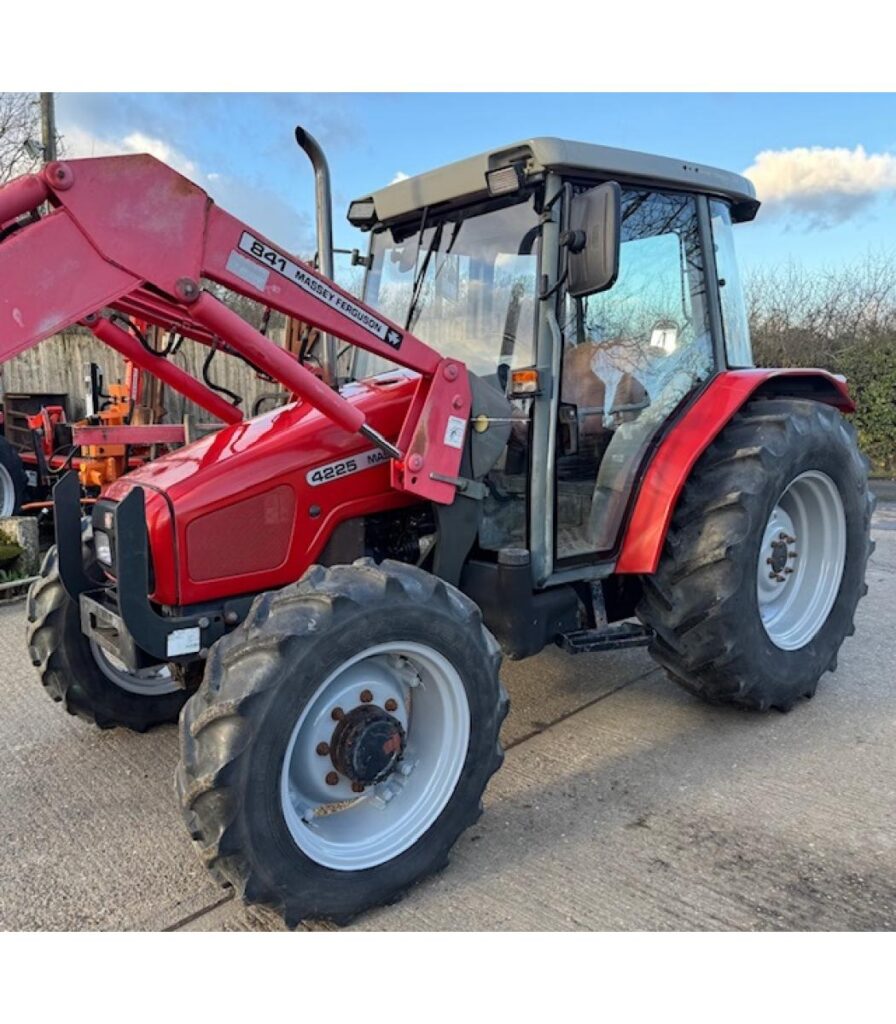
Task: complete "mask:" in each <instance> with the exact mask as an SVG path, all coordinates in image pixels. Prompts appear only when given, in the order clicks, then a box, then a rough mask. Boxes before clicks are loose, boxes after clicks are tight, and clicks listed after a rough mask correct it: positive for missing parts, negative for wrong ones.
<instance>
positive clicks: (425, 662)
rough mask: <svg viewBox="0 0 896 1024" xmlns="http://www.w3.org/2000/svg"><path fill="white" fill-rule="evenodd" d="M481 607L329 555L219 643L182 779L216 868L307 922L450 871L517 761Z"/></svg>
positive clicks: (422, 578)
mask: <svg viewBox="0 0 896 1024" xmlns="http://www.w3.org/2000/svg"><path fill="white" fill-rule="evenodd" d="M500 663H501V654H500V650H499V648H498V644H497V642H496V641H495V639H494V638H493V637H492V636H491V634H490V633H489V632H488V631H487V630H486V629H485V627H484V626H483V625H482V617H481V614H480V612H479V609H478V608H477V607H476V605H475V604H474V603H473V602H472V601H470V600H469V599H468V598H467V597H465V596H464V595H463V594H461V593H460V592H459V591H458V590H456V589H455V588H454V587H452V586H449V585H447V584H445V583H444V582H442V581H441V580H439V579H437V578H436V577H434V576H432V575H430V574H429V573H427V572H424V571H423V570H421V569H417V568H415V567H413V566H410V565H406V564H404V563H400V562H393V561H385V562H382V563H381V564H379V565H377V564H375V563H374V562H373V561H372V560H371V559H360V560H359V561H357V562H355V563H354V564H353V565H337V566H333V567H330V568H326V569H325V568H322V567H321V566H313V567H312V568H311V569H309V570H308V572H307V573H305V575H304V576H303V577H302V579H301V580H300V581H299V582H298V583H296V584H293V585H291V586H288V587H286V588H284V589H283V590H280V591H276V592H271V593H267V594H263V595H260V596H259V597H258V598H256V600H255V602H254V603H253V605H252V608H251V610H250V612H249V615H248V617H247V618H246V619H245V621H244V622H243V623H242V624H241V625H240V626H238V627H237V628H236V629H235V630H234V631H233V632H232V633H230V634H229V635H227V636H225V637H223V638H222V639H221V640H219V641H218V642H217V643H216V644H214V646H213V647H212V649H211V651H210V655H209V659H208V663H207V666H206V671H205V677H204V680H203V682H202V685H201V686H200V688H199V690H198V691H197V693H196V694H195V696H194V697H192V698H191V700H190V701H189V702H188V703H187V705H186V707H185V708H184V711H183V714H182V715H181V725H180V734H181V762H180V765H179V766H178V770H177V776H176V788H177V792H178V796H179V798H180V802H181V808H182V811H183V814H184V819H185V821H186V823H187V827H188V829H189V831H190V834H191V836H192V838H193V840H194V843H195V845H196V847H197V850H198V853H199V855H200V857H201V859H202V860H203V861H204V863H205V864H206V866H207V867H209V868H210V869H211V871H212V873H213V875H214V876H215V877H216V878H217V879H218V881H220V882H221V883H223V884H225V885H232V886H233V887H234V889H235V890H236V891H237V892H238V893H239V895H240V896H241V897H242V898H243V900H244V901H245V902H246V903H253V904H261V905H263V906H267V907H269V908H271V909H272V910H273V911H275V912H276V913H278V914H279V915H280V916H281V917H282V918H283V919H284V921H285V922H286V924H287V926H288V927H290V928H294V927H295V926H296V925H297V924H298V923H299V922H300V921H304V920H328V921H332V922H334V923H336V924H346V923H347V922H349V921H350V920H351V919H352V918H353V917H355V916H356V915H357V914H359V913H361V912H362V911H364V910H367V909H369V908H371V907H376V906H379V905H382V904H388V903H394V902H395V901H397V900H398V899H400V898H401V897H402V896H403V895H404V894H405V892H406V891H407V890H408V889H409V888H410V887H411V886H413V885H415V884H416V883H417V882H419V881H421V880H422V879H423V878H425V877H426V876H428V875H431V874H433V873H434V872H436V871H439V870H440V869H442V868H443V867H444V866H445V865H446V863H447V861H448V853H449V850H450V849H451V847H452V846H453V844H454V843H455V841H456V840H457V838H458V837H459V836H460V834H461V833H462V832H463V831H464V830H465V829H466V828H468V827H469V826H470V825H472V824H473V823H474V822H475V821H476V820H477V819H478V818H479V816H480V814H481V812H482V794H483V792H484V790H485V787H486V784H487V783H488V780H489V778H490V777H491V775H492V774H493V773H494V772H495V771H496V770H497V768H498V767H499V766H500V764H501V762H502V760H503V751H502V749H501V746H500V743H499V739H498V734H499V731H500V728H501V722H502V721H503V719H504V717H505V715H506V713H507V706H508V701H507V695H506V693H505V692H504V689H503V687H502V686H501V683H500V681H499V678H498V669H499V666H500Z"/></svg>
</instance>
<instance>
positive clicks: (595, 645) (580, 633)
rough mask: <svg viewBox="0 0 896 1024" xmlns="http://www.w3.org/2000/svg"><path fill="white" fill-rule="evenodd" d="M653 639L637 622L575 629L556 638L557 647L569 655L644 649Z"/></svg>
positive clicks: (649, 630) (646, 629)
mask: <svg viewBox="0 0 896 1024" xmlns="http://www.w3.org/2000/svg"><path fill="white" fill-rule="evenodd" d="M652 639H653V630H652V629H650V628H648V627H647V626H642V625H641V624H640V623H638V622H616V623H613V625H612V626H600V627H599V628H597V629H576V630H573V631H572V632H570V633H560V634H559V635H558V636H557V641H556V643H557V646H558V647H562V648H563V650H564V651H567V652H568V653H569V654H593V653H594V652H595V651H618V650H621V649H622V648H623V647H645V646H646V645H647V644H649V643H650V641H651V640H652Z"/></svg>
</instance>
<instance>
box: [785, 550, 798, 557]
mask: <svg viewBox="0 0 896 1024" xmlns="http://www.w3.org/2000/svg"><path fill="white" fill-rule="evenodd" d="M787 557H788V558H798V557H799V551H791V552H790V554H789V555H788V556H787Z"/></svg>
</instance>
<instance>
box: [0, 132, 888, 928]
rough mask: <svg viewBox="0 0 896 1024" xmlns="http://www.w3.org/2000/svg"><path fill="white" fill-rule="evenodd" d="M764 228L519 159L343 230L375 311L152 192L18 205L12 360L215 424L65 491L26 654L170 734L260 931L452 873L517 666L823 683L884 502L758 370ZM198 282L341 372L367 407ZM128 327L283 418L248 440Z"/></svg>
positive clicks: (683, 177) (195, 811)
mask: <svg viewBox="0 0 896 1024" xmlns="http://www.w3.org/2000/svg"><path fill="white" fill-rule="evenodd" d="M757 209H758V203H757V202H756V199H755V195H754V193H753V190H752V187H751V185H750V184H749V182H747V181H745V180H744V179H742V178H740V177H738V176H736V175H733V174H729V173H726V172H724V171H720V170H715V169H713V168H709V167H705V166H702V165H701V166H698V165H695V164H691V163H688V162H682V161H678V160H671V159H665V158H661V157H652V156H647V155H645V154H640V153H631V152H627V151H623V150H615V149H609V148H606V147H601V146H593V145H587V144H582V143H572V142H564V141H561V140H557V139H530V140H527V141H524V142H521V143H518V144H515V145H513V146H509V147H503V148H501V149H496V150H493V151H491V152H489V153H486V154H482V155H480V156H477V157H472V158H470V159H468V160H464V161H461V162H459V163H457V164H452V165H450V166H448V167H444V168H441V169H438V170H435V171H432V172H429V173H428V174H424V175H421V176H419V177H416V178H411V179H408V180H405V181H401V182H398V183H396V184H393V185H391V186H389V187H388V188H385V189H382V190H380V191H378V192H374V193H372V194H370V195H366V196H363V197H361V198H360V199H358V200H356V201H355V202H353V203H352V204H351V206H350V208H349V220H350V221H351V222H352V223H353V224H354V225H355V226H356V227H359V228H361V229H362V230H366V231H368V232H369V233H370V245H369V250H368V253H367V255H366V256H363V257H361V261H362V262H363V263H364V266H365V268H366V270H365V284H364V293H363V297H362V298H361V299H357V298H354V297H352V296H351V295H349V294H348V293H347V292H345V291H344V290H343V289H341V288H340V287H338V286H337V285H336V284H334V283H333V282H332V281H331V280H329V279H328V278H327V277H325V276H323V275H322V274H321V273H319V272H317V271H316V270H314V269H313V268H312V267H311V266H309V265H308V264H306V263H304V262H302V261H301V260H299V259H297V258H296V257H294V256H292V255H290V254H289V253H288V252H286V251H285V250H283V249H282V248H280V247H279V246H277V245H276V244H275V243H274V242H272V241H270V240H269V239H267V238H265V237H263V236H262V235H261V234H260V233H259V232H257V231H255V230H253V229H252V228H250V227H249V226H247V225H245V224H243V223H241V222H240V221H239V220H237V219H236V218H235V217H233V216H231V215H230V214H228V213H226V212H225V211H223V210H221V209H220V208H219V207H217V206H216V205H215V204H214V203H213V202H212V201H211V200H210V199H209V197H208V196H207V195H206V194H205V192H204V191H203V190H202V189H200V188H199V187H198V186H196V185H195V184H193V183H191V182H190V181H188V180H187V179H186V178H184V177H182V176H181V175H179V174H177V173H176V172H174V171H173V170H171V169H170V168H168V167H166V166H164V165H163V164H161V163H159V162H158V161H156V160H154V159H153V158H151V157H148V156H130V157H117V158H103V159H93V160H73V161H70V162H65V163H55V164H51V165H49V166H48V167H46V168H45V169H44V170H43V171H42V173H41V174H38V175H31V176H28V177H25V178H22V179H19V180H18V181H16V182H13V183H11V184H9V185H7V186H6V187H5V188H4V189H2V190H0V237H2V239H3V240H2V243H0V358H9V357H10V356H11V355H13V354H15V353H16V352H18V351H21V350H22V349H24V348H25V347H27V346H29V345H33V344H35V343H37V342H38V341H40V340H41V339H42V338H45V337H48V336H49V335H51V334H53V333H54V332H56V331H58V330H60V329H62V328H63V327H66V326H69V325H70V324H72V323H75V322H78V321H80V322H81V323H83V324H85V325H86V326H88V327H89V328H90V329H91V330H92V331H93V332H94V334H95V335H96V336H97V337H99V338H100V339H101V340H103V341H105V342H106V343H108V344H110V345H112V346H113V347H115V348H116V349H117V350H118V351H120V352H122V353H123V354H125V355H126V356H128V357H130V358H133V359H134V361H135V362H137V363H138V365H144V366H145V368H147V369H149V370H151V371H152V372H158V374H159V376H162V375H163V374H164V375H165V376H164V379H165V380H166V383H167V384H169V385H170V386H172V387H174V388H177V389H179V390H181V391H183V392H184V393H185V394H187V395H188V397H190V398H191V399H192V400H193V401H195V402H197V403H198V404H200V405H201V406H203V407H204V408H205V409H206V410H207V411H208V412H209V413H211V414H212V415H214V416H217V417H218V418H220V419H221V420H222V421H223V422H224V424H225V425H224V426H223V427H222V429H221V430H219V431H217V432H216V433H214V434H211V435H209V436H206V437H203V438H201V439H200V440H198V441H195V442H194V443H192V444H190V445H187V446H185V447H184V448H181V449H179V450H178V451H176V452H173V453H171V454H168V455H165V456H163V457H161V458H159V459H158V460H156V461H154V462H152V463H151V464H148V465H146V466H144V467H141V468H139V469H136V470H134V471H132V472H130V473H128V474H126V475H125V476H123V477H121V478H120V479H118V480H116V481H115V482H114V483H112V484H111V485H110V486H108V487H106V488H105V489H104V491H103V493H102V495H101V497H100V499H99V500H98V501H97V503H96V505H95V506H94V508H93V510H92V514H91V517H90V523H89V524H87V523H86V522H82V519H81V515H80V510H79V507H78V491H77V481H76V479H75V478H73V477H65V478H63V479H62V480H61V481H60V482H59V483H58V484H57V486H56V490H55V496H54V500H55V504H56V510H55V511H56V514H55V522H56V531H57V543H56V547H55V548H54V549H53V550H52V551H51V552H50V554H49V555H48V558H47V561H46V562H45V565H44V568H43V573H42V578H41V579H40V580H39V581H38V582H37V583H36V584H35V585H34V587H33V588H32V591H31V594H30V595H29V601H28V618H29V632H28V643H29V649H30V652H31V656H32V660H33V661H34V664H35V665H36V666H37V668H38V671H39V672H40V675H41V679H42V681H43V684H44V686H45V687H46V688H47V690H48V691H49V692H50V694H51V696H53V697H54V698H55V699H56V700H59V701H62V702H64V704H65V706H66V707H67V709H68V710H69V711H71V712H72V713H76V714H79V715H81V716H82V717H84V718H87V719H89V720H92V721H94V722H95V723H96V724H98V725H100V726H113V725H124V726H127V727H130V728H133V729H138V730H143V729H146V728H149V727H151V726H153V725H156V724H160V723H163V722H169V721H175V720H176V719H178V717H179V719H180V735H181V761H180V764H179V767H178V770H177V792H178V796H179V799H180V802H181V807H182V810H183V814H184V818H185V820H186V823H187V826H188V828H189V831H190V834H191V836H192V838H193V840H194V842H195V844H196V846H197V849H198V851H199V853H200V856H201V857H202V859H203V861H204V862H205V863H206V864H207V865H208V867H209V868H210V869H211V870H212V872H213V873H214V874H215V875H216V876H217V877H218V878H219V879H220V880H221V881H222V882H224V883H227V884H231V885H233V886H234V887H235V888H236V889H237V891H238V892H239V893H240V894H241V895H242V896H243V898H244V899H246V900H247V901H249V902H254V903H261V904H265V905H267V906H269V907H272V908H273V909H275V910H276V911H277V912H278V913H280V914H281V915H282V916H283V918H284V919H285V920H286V922H287V923H288V924H290V925H294V924H295V923H296V922H298V921H300V920H303V919H309V918H310V919H318V918H326V919H330V920H334V921H337V922H344V921H347V920H349V919H350V918H351V917H352V916H354V915H355V914H357V913H359V912H361V911H363V910H365V909H366V908H369V907H372V906H376V905H379V904H382V903H387V902H390V901H393V900H395V899H397V898H399V897H400V896H401V895H402V894H403V893H404V892H405V891H406V890H407V889H408V888H409V887H410V886H411V885H413V884H414V883H416V882H417V881H419V880H420V879H422V878H423V877H425V876H426V875H428V874H430V873H432V872H433V871H436V870H438V869H439V868H441V867H442V866H443V865H444V864H445V863H446V861H447V858H448V854H449V851H450V849H451V847H452V845H453V843H454V842H455V840H456V839H457V838H458V836H459V835H460V834H461V832H462V831H463V830H464V829H465V828H466V827H467V826H469V825H470V824H471V823H472V822H473V821H475V820H476V818H477V817H478V815H479V813H480V810H481V797H482V794H483V791H484V789H485V786H486V784H487V782H488V779H489V777H490V776H491V775H492V773H493V772H494V771H495V770H496V769H497V768H498V766H499V765H500V763H501V759H502V751H501V746H500V740H499V731H500V727H501V722H502V720H503V718H504V716H505V714H506V712H507V697H506V695H505V693H504V690H503V688H502V686H501V683H500V681H499V675H498V672H499V666H500V662H501V657H502V653H503V655H505V656H507V657H510V658H523V657H528V656H531V655H534V654H537V653H538V652H539V651H540V650H542V648H543V647H545V646H546V645H547V644H559V645H560V646H561V647H562V648H564V649H565V650H567V651H568V652H570V653H571V654H580V653H589V652H597V651H601V650H608V649H613V648H618V647H627V646H637V645H646V646H647V647H648V650H649V652H650V653H651V654H652V655H653V657H654V658H656V659H657V660H658V661H659V662H660V664H662V665H663V666H664V667H665V669H666V670H667V671H668V673H669V675H670V676H671V677H672V678H673V679H674V680H675V681H677V682H679V683H680V684H681V685H683V686H684V687H686V688H687V689H688V690H690V691H691V692H692V693H694V694H696V695H698V696H700V697H702V698H704V699H706V700H708V701H711V702H714V703H726V704H731V705H734V706H737V707H740V708H744V709H755V710H761V711H765V710H768V709H771V708H777V709H780V710H789V709H790V708H791V707H792V706H793V705H794V704H795V703H796V702H797V701H798V700H800V699H801V698H803V697H808V696H811V695H812V694H813V693H814V692H815V689H816V686H817V684H818V681H819V679H820V678H821V676H822V675H823V674H824V673H825V672H826V671H828V670H829V669H833V668H834V667H835V665H836V659H837V652H838V650H839V648H840V646H841V644H842V641H843V639H844V637H845V636H847V635H848V634H849V633H850V632H851V631H852V628H853V615H854V612H855V609H856V605H857V602H858V600H859V598H860V596H861V595H862V593H863V592H864V589H865V585H864V576H865V566H866V562H867V559H868V555H869V552H870V549H871V544H870V539H869V537H870V515H871V509H872V500H871V498H870V496H869V493H868V486H867V468H866V463H865V461H864V459H863V458H862V456H861V455H860V453H859V451H858V449H857V447H856V442H855V434H854V432H853V430H852V428H851V426H850V425H849V424H848V422H847V421H846V420H845V419H844V418H843V415H842V414H843V413H849V412H850V411H852V409H853V405H852V401H851V399H850V397H849V394H848V391H847V389H846V385H845V382H844V381H843V380H842V379H840V378H837V377H834V376H832V375H830V374H828V373H825V372H823V371H820V370H810V369H799V370H769V369H756V368H754V367H753V366H752V365H751V363H752V359H751V355H750V347H749V333H748V330H747V326H746V317H745V313H744V306H743V300H742V296H741V294H740V289H739V284H738V277H737V267H736V263H735V261H734V255H733V247H732V240H731V231H732V224H734V223H736V222H739V221H748V220H750V219H752V218H753V216H755V213H756V211H757ZM42 210H43V211H47V210H48V211H49V212H44V213H41V211H42ZM208 281H211V282H214V283H215V284H216V285H218V286H224V287H226V288H229V289H232V290H233V291H235V292H238V293H240V294H242V295H245V296H248V297H250V298H252V299H254V300H256V301H258V302H260V303H262V304H263V305H265V306H267V307H269V308H271V309H274V310H278V311H279V312H281V313H284V314H286V315H287V316H290V317H294V318H295V319H297V320H301V321H302V322H304V323H305V324H307V325H309V326H311V327H313V328H316V329H317V330H319V331H320V332H321V333H322V334H323V335H324V336H325V337H327V338H329V339H340V341H341V342H343V343H347V344H349V345H351V346H354V352H355V357H354V360H353V364H352V366H353V372H352V374H351V379H350V380H349V381H348V382H347V383H343V384H342V386H341V387H339V388H338V389H337V388H336V387H335V386H330V385H329V384H328V382H327V381H331V382H332V378H331V377H327V381H325V380H322V379H320V377H318V376H317V375H315V374H313V373H311V372H309V370H308V369H306V368H305V367H304V366H303V365H302V364H301V362H300V361H298V360H297V359H296V358H295V357H294V356H293V355H290V354H288V353H286V352H284V351H283V350H282V349H279V348H278V347H277V346H276V345H274V344H273V343H272V342H270V341H269V340H268V339H266V338H265V337H263V336H262V335H261V334H259V333H258V332H257V331H256V330H255V329H254V328H252V327H250V326H249V325H248V324H247V323H246V322H245V321H244V320H242V319H241V318H240V317H239V316H238V315H237V314H236V313H234V312H233V311H231V310H230V309H229V308H228V307H227V306H226V305H224V304H223V303H222V302H221V301H220V300H219V299H218V298H216V297H215V296H214V295H213V294H212V293H211V291H210V290H209V288H208V287H206V282H208ZM113 316H114V317H115V318H116V319H119V321H120V317H122V316H124V317H139V318H141V319H144V320H146V321H148V322H150V323H152V324H155V325H157V326H159V327H161V328H163V329H166V330H173V331H176V332H178V333H180V334H183V335H184V336H186V337H191V338H194V339H196V340H198V341H200V342H205V343H208V344H213V345H218V346H221V347H223V348H224V350H226V351H230V352H233V353H236V354H239V355H240V356H241V357H242V358H243V359H245V360H246V361H247V362H249V363H250V364H251V365H252V366H253V367H255V368H256V369H257V370H258V371H261V372H263V373H265V374H267V375H268V376H269V377H271V378H273V379H274V380H275V381H276V382H278V383H279V384H280V385H282V387H283V388H284V389H285V390H286V391H287V392H289V393H290V394H291V396H292V400H291V401H290V402H288V403H287V404H286V405H284V406H282V407H280V408H277V409H274V410H273V411H271V412H268V413H266V414H263V415H259V416H256V417H254V418H252V419H249V420H244V419H243V418H242V415H241V414H240V413H239V412H238V411H237V410H236V409H234V407H233V406H231V405H229V404H228V403H227V402H225V401H224V400H223V399H222V398H221V397H220V396H219V395H217V394H215V393H213V392H211V391H209V389H208V388H206V387H205V386H204V385H203V384H200V383H199V382H197V381H194V380H193V379H192V378H189V377H188V376H187V375H185V374H183V371H180V370H179V369H178V368H177V367H176V366H174V365H173V364H165V363H164V361H163V362H162V363H161V364H160V363H157V362H156V361H155V358H154V357H153V356H152V355H151V354H149V353H147V352H146V351H145V350H143V349H141V348H140V346H139V345H137V343H136V342H135V341H134V339H133V337H132V336H131V335H130V334H129V333H128V332H127V331H126V330H123V329H122V328H121V326H119V324H118V323H116V322H114V320H113V319H112V318H111V317H113ZM333 350H335V346H331V351H333ZM141 359H142V360H143V363H142V364H141V363H140V362H139V361H140V360H141ZM325 376H326V375H325ZM98 652H101V656H100V657H98ZM104 659H105V660H104ZM104 666H105V667H104Z"/></svg>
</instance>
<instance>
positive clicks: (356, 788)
mask: <svg viewBox="0 0 896 1024" xmlns="http://www.w3.org/2000/svg"><path fill="white" fill-rule="evenodd" d="M352 792H353V793H363V792H364V783H363V782H353V783H352Z"/></svg>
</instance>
